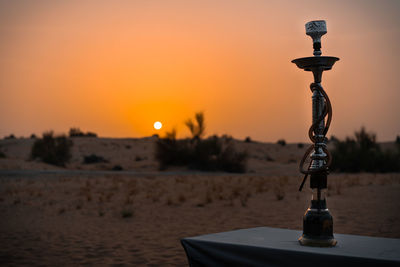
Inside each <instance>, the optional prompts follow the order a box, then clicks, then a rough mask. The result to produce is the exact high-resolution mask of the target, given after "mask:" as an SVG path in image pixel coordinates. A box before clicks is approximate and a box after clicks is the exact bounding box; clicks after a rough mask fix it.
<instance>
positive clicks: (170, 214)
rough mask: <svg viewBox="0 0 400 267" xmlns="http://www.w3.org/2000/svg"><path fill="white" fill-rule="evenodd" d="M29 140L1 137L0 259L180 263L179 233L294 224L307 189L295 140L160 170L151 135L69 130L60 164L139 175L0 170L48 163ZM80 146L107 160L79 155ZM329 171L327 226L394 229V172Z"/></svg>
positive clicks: (399, 194) (368, 231) (379, 232)
mask: <svg viewBox="0 0 400 267" xmlns="http://www.w3.org/2000/svg"><path fill="white" fill-rule="evenodd" d="M79 142H81V143H80V144H79ZM111 143H114V145H111ZM31 144H32V140H29V139H23V141H21V140H2V141H1V142H0V148H1V150H2V151H3V152H4V153H5V154H6V156H7V157H6V158H4V159H0V168H1V169H2V171H0V214H1V220H0V265H11V266H13V265H29V266H39V265H41V266H43V265H45V266H56V265H62V266H76V265H93V266H102V265H128V266H129V265H130V266H140V265H147V266H185V265H187V260H186V255H185V253H184V250H183V248H182V247H181V245H180V242H179V240H180V239H181V238H183V237H189V236H196V235H201V234H209V233H214V232H221V231H230V230H233V229H240V228H250V227H259V226H270V227H278V228H289V229H298V230H301V229H302V216H303V213H304V212H305V210H306V209H307V207H308V205H309V201H310V192H309V191H307V190H303V192H298V191H297V189H298V186H299V184H300V182H301V177H300V175H298V173H297V163H296V162H295V161H296V160H297V161H298V159H300V157H301V155H302V153H303V152H304V150H305V147H304V148H298V147H297V145H296V144H293V145H287V146H285V147H281V146H279V145H276V144H259V143H251V144H246V143H243V142H241V143H238V146H246V149H248V150H249V151H250V152H251V153H250V156H251V158H250V160H249V172H248V173H246V174H240V175H234V174H224V173H220V174H207V173H203V174H185V175H179V172H173V173H171V174H170V175H161V173H158V172H157V164H156V163H155V161H154V160H153V158H152V145H153V144H154V140H152V139H151V138H148V139H143V140H139V139H137V140H136V139H102V138H97V139H96V138H93V139H90V140H89V139H79V140H78V139H76V140H74V154H73V160H72V162H71V163H70V164H69V165H68V166H67V169H97V170H103V169H105V170H107V169H108V168H109V167H110V166H112V165H114V164H120V165H123V167H124V169H128V170H138V172H139V174H136V175H126V174H123V173H119V172H115V173H109V174H101V173H100V174H96V175H89V174H81V175H71V174H69V173H68V172H66V173H64V174H62V173H60V174H40V175H34V176H32V175H22V174H21V175H16V176H15V175H14V176H10V175H8V174H7V173H6V172H5V170H12V169H28V170H29V169H36V170H42V169H57V168H55V167H53V166H50V165H47V164H43V163H41V162H36V161H30V160H29V147H30V145H31ZM78 144H79V145H78ZM127 146H130V148H127ZM102 147H106V148H107V149H104V148H102ZM105 151H106V152H105ZM89 153H94V154H98V155H102V156H104V157H106V158H107V159H109V160H110V163H107V164H109V165H102V164H97V165H96V164H95V165H83V164H81V162H82V155H85V154H89ZM137 156H140V157H141V160H139V161H136V157H137ZM271 159H272V160H271ZM140 172H141V173H142V174H140ZM150 173H151V174H150ZM328 180H329V186H328V207H329V209H330V211H331V213H332V215H333V217H334V230H335V232H336V233H344V234H357V235H368V236H380V237H392V238H400V224H399V223H398V222H399V221H400V212H399V211H400V174H377V175H375V174H331V175H330V176H329V179H328Z"/></svg>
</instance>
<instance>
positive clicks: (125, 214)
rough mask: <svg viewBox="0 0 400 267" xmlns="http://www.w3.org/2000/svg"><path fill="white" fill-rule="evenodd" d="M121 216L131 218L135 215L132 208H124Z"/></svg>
mask: <svg viewBox="0 0 400 267" xmlns="http://www.w3.org/2000/svg"><path fill="white" fill-rule="evenodd" d="M121 216H122V218H130V217H132V216H133V211H132V210H131V209H128V208H126V209H123V210H122V211H121Z"/></svg>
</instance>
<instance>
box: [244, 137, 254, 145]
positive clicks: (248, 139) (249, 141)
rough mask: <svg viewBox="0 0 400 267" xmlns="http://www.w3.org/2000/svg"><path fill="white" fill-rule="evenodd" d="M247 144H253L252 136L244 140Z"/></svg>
mask: <svg viewBox="0 0 400 267" xmlns="http://www.w3.org/2000/svg"><path fill="white" fill-rule="evenodd" d="M244 142H245V143H252V142H253V141H252V140H251V138H250V136H247V137H246V139H244Z"/></svg>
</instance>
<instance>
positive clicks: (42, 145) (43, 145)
mask: <svg viewBox="0 0 400 267" xmlns="http://www.w3.org/2000/svg"><path fill="white" fill-rule="evenodd" d="M71 146H72V141H71V140H69V139H68V138H67V137H66V136H65V135H60V136H54V134H53V132H52V131H49V132H45V133H43V137H42V138H40V139H37V140H36V141H35V142H34V143H33V146H32V151H31V158H32V159H36V158H39V159H41V160H42V161H43V162H46V163H49V164H53V165H56V166H61V167H64V166H65V163H67V162H68V161H69V159H70V158H71Z"/></svg>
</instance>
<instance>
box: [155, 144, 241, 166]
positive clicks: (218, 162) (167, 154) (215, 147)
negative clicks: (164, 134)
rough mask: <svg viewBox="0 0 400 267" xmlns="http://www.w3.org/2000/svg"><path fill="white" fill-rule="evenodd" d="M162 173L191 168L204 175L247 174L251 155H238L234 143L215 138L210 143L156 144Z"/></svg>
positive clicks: (239, 153) (157, 157)
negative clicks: (163, 171) (210, 173)
mask: <svg viewBox="0 0 400 267" xmlns="http://www.w3.org/2000/svg"><path fill="white" fill-rule="evenodd" d="M155 157H156V159H157V160H158V162H159V164H160V169H166V168H167V167H168V166H187V167H189V168H191V169H197V170H203V171H227V172H245V171H246V162H247V153H245V152H237V151H236V150H235V148H234V145H233V142H232V141H231V140H229V141H227V140H224V139H222V138H218V137H216V136H213V137H211V138H208V139H204V140H202V139H180V140H174V139H168V138H161V139H159V140H157V142H156V155H155Z"/></svg>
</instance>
